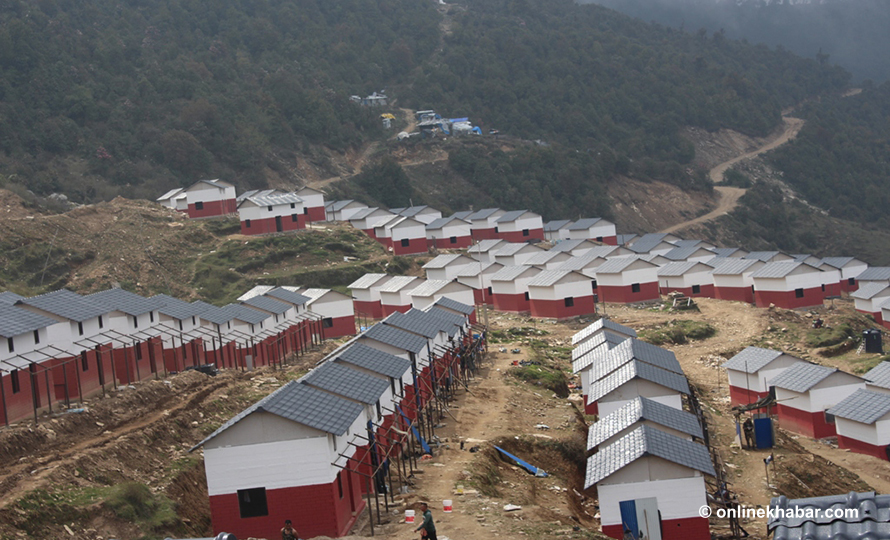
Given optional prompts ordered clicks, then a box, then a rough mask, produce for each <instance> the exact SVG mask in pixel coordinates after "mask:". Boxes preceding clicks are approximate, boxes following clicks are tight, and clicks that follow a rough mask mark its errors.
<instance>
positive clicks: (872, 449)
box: [837, 435, 887, 461]
mask: <svg viewBox="0 0 890 540" xmlns="http://www.w3.org/2000/svg"><path fill="white" fill-rule="evenodd" d="M837 445H838V447H839V448H844V449H847V448H849V449H850V451H852V452H856V453H857V454H865V455H867V456H874V457H876V458H878V459H883V460H884V461H887V449H886V447H885V446H877V445H875V444H869V443H867V442H863V441H860V440H858V439H851V438H848V437H844V436H842V435H838V436H837Z"/></svg>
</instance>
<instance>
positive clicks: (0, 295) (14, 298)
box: [0, 291, 25, 306]
mask: <svg viewBox="0 0 890 540" xmlns="http://www.w3.org/2000/svg"><path fill="white" fill-rule="evenodd" d="M24 298H25V297H24V296H21V295H18V294H16V293H14V292H10V291H3V292H0V304H6V305H8V306H11V305H13V304H15V303H16V302H18V301H19V300H24Z"/></svg>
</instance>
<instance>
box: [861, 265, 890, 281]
mask: <svg viewBox="0 0 890 540" xmlns="http://www.w3.org/2000/svg"><path fill="white" fill-rule="evenodd" d="M856 279H858V280H859V281H890V267H886V266H870V267H868V268H866V269H865V270H863V271H862V273H861V274H859V276H857V278H856Z"/></svg>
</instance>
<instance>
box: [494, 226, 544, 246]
mask: <svg viewBox="0 0 890 540" xmlns="http://www.w3.org/2000/svg"><path fill="white" fill-rule="evenodd" d="M495 238H502V239H504V240H506V241H507V242H515V243H521V242H528V241H529V240H531V239H532V238H538V239H540V240H544V229H529V230H528V236H524V235H523V234H522V231H509V232H499V233H497V236H496V237H495Z"/></svg>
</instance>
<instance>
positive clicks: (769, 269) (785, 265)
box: [751, 261, 822, 279]
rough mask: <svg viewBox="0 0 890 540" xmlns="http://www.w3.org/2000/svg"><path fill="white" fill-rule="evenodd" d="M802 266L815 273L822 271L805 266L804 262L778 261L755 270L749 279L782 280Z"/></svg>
mask: <svg viewBox="0 0 890 540" xmlns="http://www.w3.org/2000/svg"><path fill="white" fill-rule="evenodd" d="M802 266H808V267H810V268H812V269H813V270H815V271H817V272H821V271H822V270H820V269H818V268H816V267H815V266H812V265H810V264H807V263H805V262H795V261H780V262H768V263H766V264H765V265H763V267H761V268H760V269H758V270H756V271H755V272H754V273H753V274H751V277H753V278H764V279H770V278H783V277H785V276H787V275H788V274H790V273H791V272H793V271H795V270H797V269H798V268H800V267H802Z"/></svg>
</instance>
